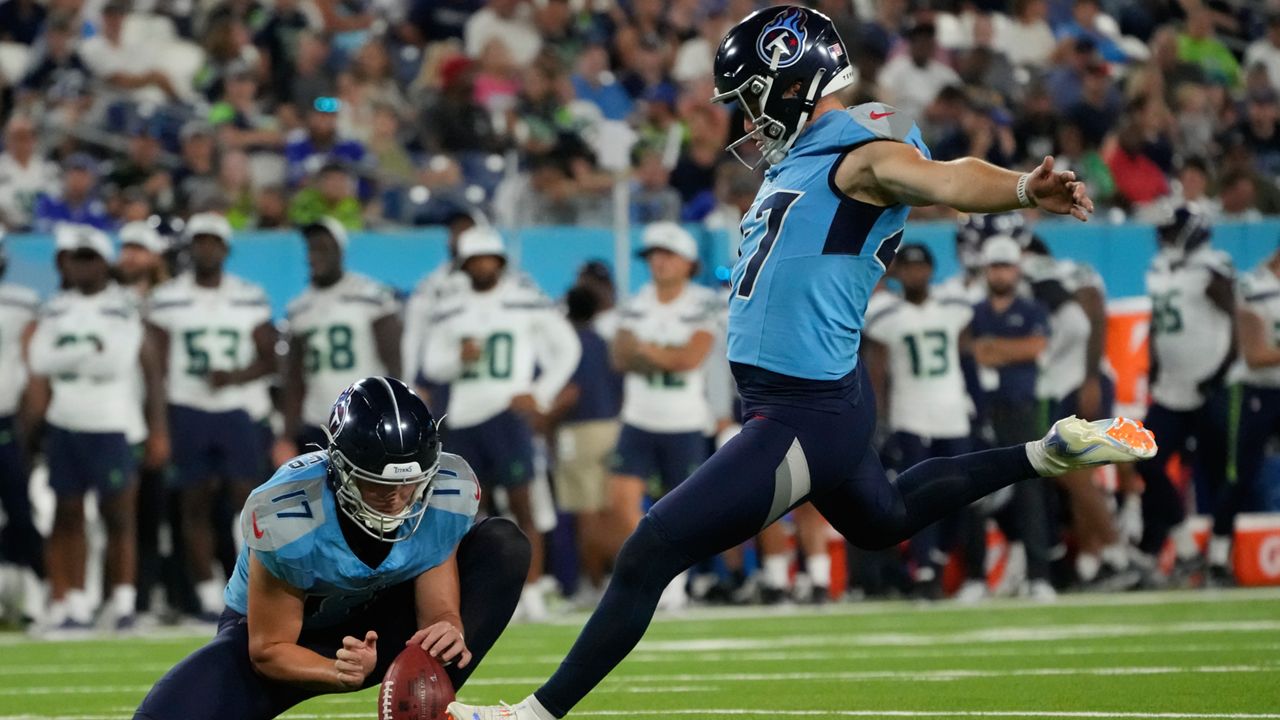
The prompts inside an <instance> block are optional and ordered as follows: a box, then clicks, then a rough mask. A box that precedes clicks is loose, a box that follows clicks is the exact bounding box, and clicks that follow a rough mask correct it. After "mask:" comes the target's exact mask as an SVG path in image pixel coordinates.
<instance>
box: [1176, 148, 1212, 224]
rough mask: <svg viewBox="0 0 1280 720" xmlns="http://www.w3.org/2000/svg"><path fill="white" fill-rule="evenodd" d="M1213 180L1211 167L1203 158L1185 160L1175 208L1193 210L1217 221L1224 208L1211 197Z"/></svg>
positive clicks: (1180, 172) (1179, 179)
mask: <svg viewBox="0 0 1280 720" xmlns="http://www.w3.org/2000/svg"><path fill="white" fill-rule="evenodd" d="M1211 180H1212V178H1211V177H1210V175H1209V166H1208V164H1207V163H1205V161H1204V160H1203V159H1202V158H1198V157H1189V158H1187V159H1186V160H1184V161H1183V162H1182V168H1181V169H1179V170H1178V195H1177V197H1175V198H1173V206H1174V207H1184V206H1185V207H1189V208H1193V209H1194V210H1196V211H1198V212H1200V213H1202V214H1203V215H1204V216H1205V217H1207V218H1210V219H1216V218H1217V217H1218V215H1219V213H1221V211H1222V206H1221V205H1220V204H1219V203H1218V201H1217V200H1214V199H1213V198H1212V197H1210V195H1209V185H1210V182H1211Z"/></svg>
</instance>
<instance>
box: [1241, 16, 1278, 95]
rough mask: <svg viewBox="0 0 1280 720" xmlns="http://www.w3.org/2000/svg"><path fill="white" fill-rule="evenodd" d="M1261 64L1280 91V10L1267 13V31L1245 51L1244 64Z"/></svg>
mask: <svg viewBox="0 0 1280 720" xmlns="http://www.w3.org/2000/svg"><path fill="white" fill-rule="evenodd" d="M1255 65H1261V66H1263V67H1265V68H1266V69H1267V77H1268V78H1269V79H1270V80H1271V86H1272V88H1273V89H1274V90H1275V91H1276V92H1280V11H1274V10H1273V11H1272V12H1271V13H1269V14H1268V15H1267V32H1266V34H1265V35H1263V36H1262V37H1260V38H1258V39H1257V40H1254V41H1253V42H1252V43H1251V44H1250V45H1249V47H1248V49H1246V50H1245V51H1244V66H1245V67H1253V66H1255Z"/></svg>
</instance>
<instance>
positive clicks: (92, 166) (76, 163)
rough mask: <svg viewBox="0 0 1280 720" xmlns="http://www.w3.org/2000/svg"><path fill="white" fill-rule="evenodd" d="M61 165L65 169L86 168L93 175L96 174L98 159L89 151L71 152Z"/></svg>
mask: <svg viewBox="0 0 1280 720" xmlns="http://www.w3.org/2000/svg"><path fill="white" fill-rule="evenodd" d="M62 165H63V167H65V168H66V169H67V170H87V171H89V172H91V173H93V174H94V175H97V174H98V161H97V160H94V159H93V156H92V155H90V154H89V153H82V152H78V153H73V154H72V155H71V156H70V157H68V158H67V159H66V160H65V161H64V162H63V163H62Z"/></svg>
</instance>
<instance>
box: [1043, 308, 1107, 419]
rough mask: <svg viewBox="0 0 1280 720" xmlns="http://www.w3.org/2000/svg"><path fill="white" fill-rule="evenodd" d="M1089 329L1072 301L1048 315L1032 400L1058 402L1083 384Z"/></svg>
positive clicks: (1086, 319) (1081, 311)
mask: <svg viewBox="0 0 1280 720" xmlns="http://www.w3.org/2000/svg"><path fill="white" fill-rule="evenodd" d="M1092 327H1093V326H1092V325H1091V324H1090V323H1089V316H1088V315H1086V314H1085V311H1084V309H1083V308H1081V307H1080V303H1077V302H1075V301H1072V300H1069V301H1067V302H1064V303H1062V304H1061V305H1059V306H1058V309H1057V310H1054V311H1053V313H1052V314H1051V315H1049V344H1048V346H1047V347H1046V348H1045V351H1044V352H1043V353H1042V354H1041V355H1040V375H1039V377H1038V378H1036V397H1038V398H1045V399H1048V400H1055V401H1056V400H1061V399H1062V398H1064V397H1066V396H1067V395H1069V394H1071V393H1072V392H1074V391H1075V390H1076V389H1077V388H1079V387H1080V386H1081V385H1083V384H1084V377H1085V371H1086V370H1087V368H1086V365H1087V364H1088V360H1089V334H1090V332H1091V330H1092Z"/></svg>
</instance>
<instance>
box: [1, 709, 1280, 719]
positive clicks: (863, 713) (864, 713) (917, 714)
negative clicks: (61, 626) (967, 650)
mask: <svg viewBox="0 0 1280 720" xmlns="http://www.w3.org/2000/svg"><path fill="white" fill-rule="evenodd" d="M637 716H665V717H676V718H679V717H690V716H693V717H698V716H701V717H849V718H885V717H902V718H1061V719H1062V720H1076V719H1079V720H1088V719H1090V718H1102V719H1106V718H1115V719H1116V720H1280V713H1193V712H1129V711H1123V712H1103V711H1092V710H766V709H747V708H723V709H716V708H685V709H677V710H583V711H580V712H575V713H573V714H572V715H570V718H577V717H637ZM129 717H130V716H129V715H127V714H122V715H0V720H129ZM282 717H283V718H285V719H286V720H327V719H329V718H361V719H363V718H368V717H369V713H368V712H349V713H347V712H326V713H312V712H305V713H302V712H294V713H287V714H285V715H283V716H282Z"/></svg>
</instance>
